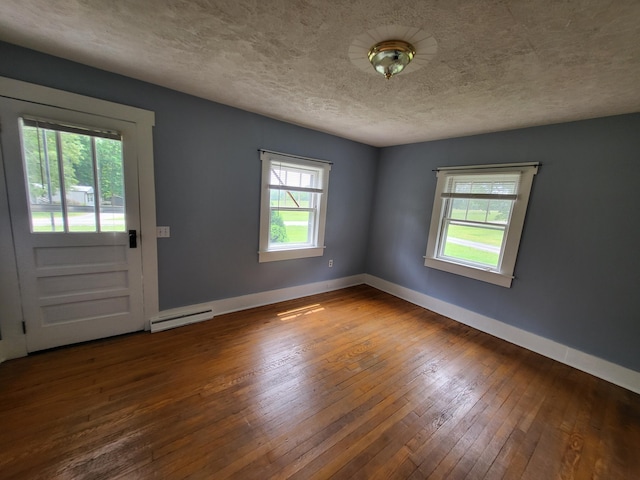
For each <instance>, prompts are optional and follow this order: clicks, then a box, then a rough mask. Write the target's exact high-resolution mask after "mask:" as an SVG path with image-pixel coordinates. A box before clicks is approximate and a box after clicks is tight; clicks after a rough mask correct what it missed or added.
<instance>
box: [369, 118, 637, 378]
mask: <svg viewBox="0 0 640 480" xmlns="http://www.w3.org/2000/svg"><path fill="white" fill-rule="evenodd" d="M525 161H540V162H542V167H541V169H540V171H539V173H538V175H537V176H536V178H535V179H534V184H533V190H532V195H531V199H530V203H529V209H528V214H527V219H526V222H525V227H524V232H523V237H522V241H521V244H520V252H519V255H518V260H517V263H516V270H515V276H516V279H515V280H514V282H513V286H512V288H510V289H507V288H503V287H499V286H494V285H489V284H486V283H483V282H479V281H476V280H472V279H468V278H464V277H460V276H457V275H453V274H449V273H446V272H441V271H438V270H432V269H430V268H427V267H425V266H424V263H423V259H422V256H423V255H424V254H425V250H426V245H427V232H428V229H429V222H430V219H431V209H432V206H433V191H434V188H435V184H436V178H435V174H434V172H432V170H433V169H434V168H436V167H440V166H447V165H475V164H487V163H505V162H525ZM639 182H640V114H635V115H625V116H617V117H608V118H601V119H596V120H589V121H583V122H575V123H567V124H561V125H550V126H545V127H538V128H530V129H522V130H515V131H509V132H501V133H494V134H488V135H479V136H473V137H465V138H457V139H451V140H442V141H436V142H427V143H421V144H413V145H406V146H399V147H392V148H385V149H383V150H382V152H381V157H380V163H379V168H378V177H377V185H376V192H375V203H374V210H373V211H374V215H373V218H372V223H371V231H370V243H369V255H368V263H367V267H368V272H369V273H371V274H373V275H376V276H378V277H381V278H383V279H385V280H388V281H390V282H394V283H397V284H400V285H403V286H405V287H408V288H411V289H413V290H417V291H419V292H422V293H425V294H428V295H431V296H433V297H436V298H438V299H441V300H445V301H447V302H450V303H453V304H455V305H459V306H462V307H465V308H467V309H469V310H472V311H475V312H478V313H481V314H484V315H487V316H489V317H492V318H495V319H497V320H501V321H503V322H506V323H508V324H511V325H514V326H516V327H519V328H522V329H524V330H527V331H530V332H533V333H536V334H538V335H541V336H543V337H546V338H550V339H553V340H555V341H557V342H560V343H563V344H565V345H568V346H571V347H574V348H577V349H579V350H582V351H584V352H588V353H591V354H593V355H596V356H599V357H601V358H604V359H608V360H610V361H612V362H615V363H618V364H620V365H623V366H626V367H628V368H632V369H635V370H637V371H640V345H639V342H640V253H639V249H638V243H639V241H640V222H639V220H640V216H639V214H638V209H639V208H640V184H639Z"/></svg>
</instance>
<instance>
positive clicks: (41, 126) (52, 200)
mask: <svg viewBox="0 0 640 480" xmlns="http://www.w3.org/2000/svg"><path fill="white" fill-rule="evenodd" d="M22 140H23V151H24V163H25V170H26V172H27V177H28V179H29V181H28V190H29V192H28V195H29V207H30V212H31V231H32V232H101V231H121V232H123V231H125V230H126V223H125V214H124V207H125V193H124V182H123V177H124V172H123V162H122V142H121V140H120V138H119V136H118V134H115V133H112V132H94V131H89V130H84V129H82V128H78V127H72V126H67V125H57V124H54V123H50V122H39V121H36V120H28V119H23V123H22Z"/></svg>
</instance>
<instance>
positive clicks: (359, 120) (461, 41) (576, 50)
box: [0, 0, 640, 146]
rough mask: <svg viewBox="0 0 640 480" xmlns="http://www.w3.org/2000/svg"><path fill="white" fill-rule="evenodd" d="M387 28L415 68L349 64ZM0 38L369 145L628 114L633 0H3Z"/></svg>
mask: <svg viewBox="0 0 640 480" xmlns="http://www.w3.org/2000/svg"><path fill="white" fill-rule="evenodd" d="M398 25H399V26H403V27H414V28H418V29H420V30H422V31H424V32H427V33H428V34H429V35H431V36H433V38H434V39H435V41H436V42H437V54H436V55H435V57H434V58H432V59H431V60H430V61H429V63H428V64H427V65H425V66H421V67H420V68H419V69H414V70H413V71H408V72H405V73H404V74H400V75H399V76H397V77H394V78H392V79H391V80H389V81H386V80H385V79H384V77H382V76H381V75H379V74H376V73H375V72H374V71H373V68H371V70H370V71H367V70H366V69H362V68H360V67H359V66H358V65H356V62H353V61H351V60H350V57H349V49H350V47H351V46H352V43H353V42H354V41H355V40H356V39H357V38H358V37H362V35H363V34H366V32H369V31H371V30H376V29H380V28H381V27H385V26H398ZM0 39H1V40H5V41H7V42H10V43H14V44H17V45H22V46H25V47H29V48H32V49H35V50H39V51H42V52H46V53H50V54H53V55H56V56H60V57H64V58H67V59H70V60H74V61H77V62H80V63H84V64H87V65H92V66H94V67H98V68H102V69H104V70H108V71H112V72H116V73H120V74H123V75H127V76H129V77H133V78H137V79H141V80H145V81H148V82H151V83H155V84H158V85H163V86H166V87H169V88H172V89H175V90H179V91H182V92H187V93H190V94H193V95H197V96H199V97H203V98H206V99H210V100H214V101H216V102H220V103H224V104H227V105H231V106H234V107H238V108H241V109H243V110H248V111H251V112H256V113H260V114H263V115H266V116H269V117H273V118H277V119H280V120H284V121H287V122H291V123H295V124H299V125H303V126H306V127H310V128H313V129H316V130H321V131H324V132H328V133H332V134H335V135H338V136H341V137H345V138H350V139H353V140H357V141H360V142H363V143H367V144H370V145H374V146H388V145H397V144H404V143H412V142H418V141H425V140H433V139H440V138H448V137H457V136H464V135H471V134H476V133H483V132H492V131H499V130H507V129H512V128H518V127H525V126H533V125H541V124H549V123H557V122H566V121H571V120H578V119H585V118H593V117H599V116H607V115H614V114H621V113H630V112H638V111H640V1H638V0H612V1H605V0H573V1H571V0H562V1H561V0H513V1H506V0H213V1H206V0H163V1H161V0H128V1H125V0H111V1H106V0H55V1H52V0H2V1H1V2H0ZM418 53H420V52H418Z"/></svg>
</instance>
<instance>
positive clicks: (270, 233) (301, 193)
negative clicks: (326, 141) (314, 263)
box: [259, 150, 331, 262]
mask: <svg viewBox="0 0 640 480" xmlns="http://www.w3.org/2000/svg"><path fill="white" fill-rule="evenodd" d="M260 158H261V160H262V197H261V208H260V250H259V261H260V262H271V261H275V260H289V259H293V258H305V257H317V256H321V255H323V254H324V228H325V220H326V206H327V190H328V186H329V171H330V170H331V165H330V163H328V162H325V161H320V160H313V159H307V158H300V157H294V156H289V155H284V154H279V153H274V152H269V151H264V150H263V151H261V153H260Z"/></svg>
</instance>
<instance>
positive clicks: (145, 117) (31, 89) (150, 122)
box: [0, 77, 159, 361]
mask: <svg viewBox="0 0 640 480" xmlns="http://www.w3.org/2000/svg"><path fill="white" fill-rule="evenodd" d="M0 96H3V97H8V98H14V99H17V100H24V101H28V102H35V103H41V104H44V105H50V106H53V107H58V108H64V109H68V110H74V111H78V112H84V113H90V114H93V115H99V116H103V117H108V118H115V119H118V120H125V121H128V122H131V123H135V124H136V142H137V145H138V191H139V195H140V234H139V241H140V246H141V248H142V272H143V291H144V305H143V312H144V319H145V329H149V321H150V319H151V318H152V317H154V316H156V315H157V314H158V308H159V302H158V253H157V251H158V248H157V240H156V200H155V183H154V168H153V126H154V125H155V114H154V112H151V111H149V110H143V109H140V108H135V107H130V106H127V105H121V104H118V103H113V102H108V101H105V100H99V99H95V98H91V97H86V96H83V95H78V94H75V93H70V92H65V91H62V90H56V89H53V88H49V87H43V86H41V85H36V84H32V83H27V82H22V81H19V80H13V79H9V78H5V77H0ZM3 161H6V159H4V160H3V159H2V158H1V157H0V168H1V169H2V170H4V164H3V163H2V162H3ZM0 181H1V182H2V185H1V186H0V196H2V197H3V198H1V199H0V230H2V231H3V232H5V233H4V234H2V235H1V236H0V245H1V246H2V247H3V248H2V251H3V253H2V254H0V273H2V275H3V278H2V286H3V296H4V295H6V296H7V297H10V298H7V299H5V298H2V303H1V305H2V307H1V308H0V332H2V340H0V361H2V360H3V359H10V358H16V357H20V356H25V355H27V347H26V341H25V335H24V334H23V332H22V320H23V318H22V306H21V299H20V297H19V296H18V295H15V292H9V291H6V290H5V288H4V286H5V284H6V285H13V286H14V288H17V285H18V275H17V269H16V263H15V253H14V252H15V249H14V248H13V238H12V235H11V238H9V236H7V233H8V232H11V231H12V230H11V222H10V220H9V218H10V217H9V210H8V204H7V197H6V185H5V179H4V173H2V175H0ZM7 246H10V247H11V249H10V250H9V249H8V248H5V247H7ZM5 300H6V302H5Z"/></svg>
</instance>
